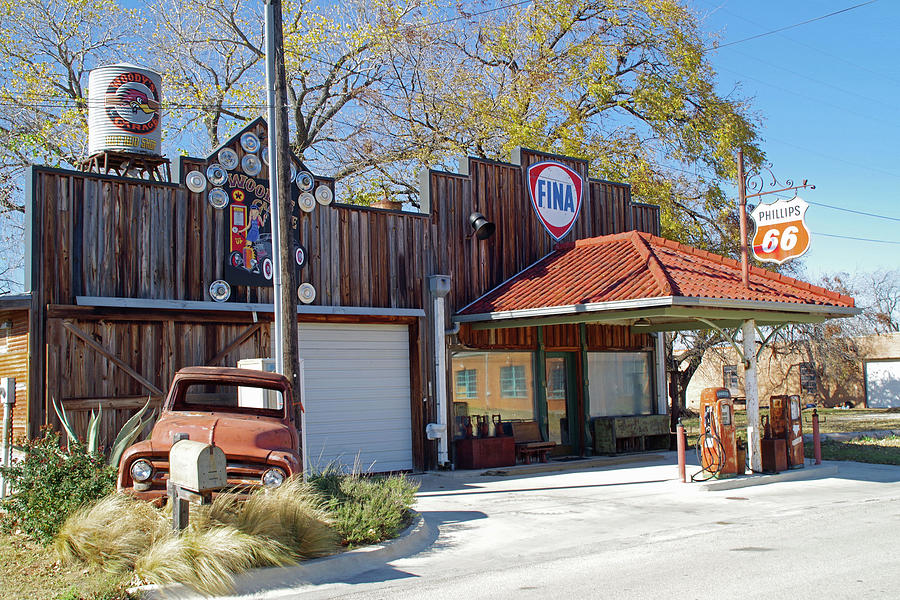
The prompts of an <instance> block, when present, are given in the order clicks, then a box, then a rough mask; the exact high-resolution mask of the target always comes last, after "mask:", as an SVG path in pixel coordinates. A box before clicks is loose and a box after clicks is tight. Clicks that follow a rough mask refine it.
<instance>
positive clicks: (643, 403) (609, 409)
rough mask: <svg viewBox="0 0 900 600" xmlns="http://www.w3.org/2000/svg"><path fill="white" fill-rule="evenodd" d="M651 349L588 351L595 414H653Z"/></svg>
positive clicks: (589, 375) (590, 389)
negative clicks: (643, 350)
mask: <svg viewBox="0 0 900 600" xmlns="http://www.w3.org/2000/svg"><path fill="white" fill-rule="evenodd" d="M651 364H652V363H651V360H650V353H649V352H588V390H589V399H590V415H591V416H592V417H615V416H621V415H651V414H653V392H652V390H653V379H652V373H653V369H652V367H651Z"/></svg>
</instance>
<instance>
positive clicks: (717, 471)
mask: <svg viewBox="0 0 900 600" xmlns="http://www.w3.org/2000/svg"><path fill="white" fill-rule="evenodd" d="M697 452H698V454H699V455H700V464H701V466H702V467H703V470H704V471H706V472H707V473H709V474H710V477H731V476H733V475H737V474H739V473H740V474H743V472H744V469H743V467H744V465H743V464H740V465H739V464H738V451H737V436H736V435H735V428H734V401H733V400H732V398H731V392H729V391H728V388H706V389H705V390H703V392H701V394H700V438H699V440H698V441H697Z"/></svg>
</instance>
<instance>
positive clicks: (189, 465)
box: [169, 440, 227, 494]
mask: <svg viewBox="0 0 900 600" xmlns="http://www.w3.org/2000/svg"><path fill="white" fill-rule="evenodd" d="M169 481H170V482H171V483H172V485H176V486H180V487H181V488H184V489H186V490H190V491H192V492H196V493H198V494H202V493H204V492H209V491H212V490H217V489H221V488H223V487H225V486H226V485H227V476H226V473H225V453H224V452H222V449H221V448H219V447H217V446H211V445H210V444H204V443H203V442H195V441H194V440H180V441H177V442H175V443H174V444H173V445H172V449H171V450H170V451H169Z"/></svg>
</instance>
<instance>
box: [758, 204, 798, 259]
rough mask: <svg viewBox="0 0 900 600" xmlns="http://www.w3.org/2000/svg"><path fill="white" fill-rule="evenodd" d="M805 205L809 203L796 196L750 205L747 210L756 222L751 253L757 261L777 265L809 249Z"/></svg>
mask: <svg viewBox="0 0 900 600" xmlns="http://www.w3.org/2000/svg"><path fill="white" fill-rule="evenodd" d="M807 208H809V204H807V203H806V202H805V201H804V200H803V199H802V198H800V197H799V196H794V197H793V198H791V199H790V200H778V201H776V202H773V203H772V204H760V205H759V206H757V207H756V208H754V209H753V211H752V212H751V213H750V216H751V217H752V218H753V221H754V222H755V223H756V233H755V234H754V235H753V242H752V243H751V246H752V247H753V256H755V257H756V259H757V260H759V261H762V262H773V263H778V264H779V265H780V264H782V263H784V262H787V261H789V260H791V259H793V258H797V257H799V256H803V254H805V253H806V251H807V250H809V229H807V227H806V220H805V216H806V209H807Z"/></svg>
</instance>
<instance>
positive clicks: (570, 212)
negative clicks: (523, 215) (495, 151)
mask: <svg viewBox="0 0 900 600" xmlns="http://www.w3.org/2000/svg"><path fill="white" fill-rule="evenodd" d="M583 187H584V180H582V178H581V176H580V175H579V174H578V173H576V172H575V171H574V170H572V169H571V168H569V167H567V166H566V165H564V164H562V163H558V162H555V161H551V160H547V161H543V162H539V163H535V164H533V165H531V166H530V167H528V193H529V194H530V196H531V206H532V207H533V208H534V212H535V213H536V214H537V216H538V219H540V221H541V223H542V224H543V225H544V229H546V230H547V233H549V234H550V235H551V236H553V239H555V240H557V241H559V240H561V239H562V238H564V237H565V236H566V234H567V233H569V231H571V229H572V226H573V225H575V219H577V218H578V214H579V213H580V212H581V201H582V197H583V196H582V189H583Z"/></svg>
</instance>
